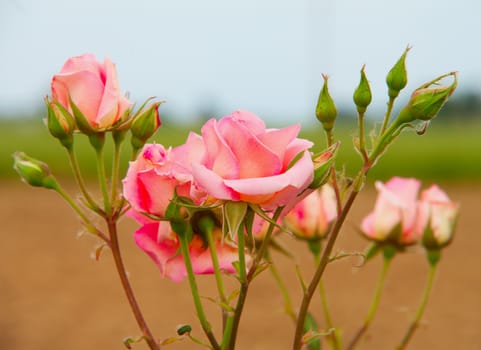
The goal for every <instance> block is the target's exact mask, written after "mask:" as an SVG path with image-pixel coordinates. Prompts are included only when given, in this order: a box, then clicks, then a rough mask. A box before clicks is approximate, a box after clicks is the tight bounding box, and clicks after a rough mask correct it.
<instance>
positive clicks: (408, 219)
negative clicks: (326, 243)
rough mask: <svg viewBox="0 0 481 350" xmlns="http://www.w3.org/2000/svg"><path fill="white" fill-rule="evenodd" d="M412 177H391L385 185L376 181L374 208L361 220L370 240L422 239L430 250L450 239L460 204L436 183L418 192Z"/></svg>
mask: <svg viewBox="0 0 481 350" xmlns="http://www.w3.org/2000/svg"><path fill="white" fill-rule="evenodd" d="M420 187H421V182H420V181H419V180H417V179H414V178H401V177H393V178H392V179H390V180H389V181H387V182H386V183H385V184H383V183H381V182H376V189H377V191H378V197H377V200H376V204H375V206H374V210H373V211H372V212H371V213H370V214H368V215H367V216H366V217H365V218H364V220H363V221H362V223H361V231H362V233H363V234H364V235H365V236H366V237H367V238H369V239H371V240H374V241H376V242H380V243H387V244H392V245H395V246H398V247H402V246H406V245H411V244H414V243H416V242H417V241H419V240H421V242H422V244H423V245H424V246H425V247H426V248H427V249H430V250H433V249H440V248H442V247H444V246H446V245H447V244H449V243H450V242H451V239H452V237H453V233H454V229H455V225H456V221H457V217H458V211H459V206H458V204H457V203H454V202H452V201H451V200H450V199H449V197H448V196H447V195H446V194H445V193H444V192H443V191H442V190H441V189H440V188H439V187H438V186H437V185H432V186H431V187H429V188H428V189H426V190H424V191H422V192H421V195H420V197H419V198H418V196H419V190H420Z"/></svg>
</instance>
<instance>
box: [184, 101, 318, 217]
mask: <svg viewBox="0 0 481 350" xmlns="http://www.w3.org/2000/svg"><path fill="white" fill-rule="evenodd" d="M299 130H300V126H299V125H294V126H290V127H287V128H283V129H266V127H265V124H264V122H263V121H262V120H261V119H259V117H257V116H256V115H254V114H252V113H250V112H247V111H236V112H234V113H232V114H231V115H229V116H226V117H224V118H222V119H220V120H219V121H216V120H215V119H211V120H209V121H208V122H207V123H206V124H205V125H204V126H203V127H202V139H203V141H204V144H205V148H206V155H205V157H204V159H203V161H202V162H201V163H196V164H193V166H192V172H193V176H194V179H195V181H196V182H197V183H198V184H199V186H201V187H202V188H204V189H205V191H206V192H207V193H208V194H209V195H210V196H211V197H213V198H217V199H223V200H231V201H244V202H248V203H254V204H259V205H260V206H261V207H263V208H265V209H273V208H275V207H277V206H282V205H285V204H287V203H288V202H290V201H293V200H295V198H296V196H297V195H298V194H299V193H300V192H301V191H303V190H304V189H305V188H306V187H307V186H309V184H310V183H311V182H312V179H313V172H314V167H313V163H312V159H311V155H310V153H309V151H307V150H308V148H310V147H311V146H312V143H311V142H310V141H307V140H303V139H299V138H297V135H298V133H299ZM298 155H300V158H299V159H298V160H297V161H295V162H294V164H291V162H292V161H293V160H294V159H295V158H296V156H298Z"/></svg>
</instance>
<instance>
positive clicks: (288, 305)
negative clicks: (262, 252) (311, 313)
mask: <svg viewBox="0 0 481 350" xmlns="http://www.w3.org/2000/svg"><path fill="white" fill-rule="evenodd" d="M266 258H267V259H269V260H270V255H269V253H267V254H266ZM269 263H270V264H269V270H270V271H271V273H272V277H274V280H275V281H276V284H277V287H278V288H279V290H280V292H281V294H282V298H283V299H284V311H285V312H286V314H287V315H288V316H289V317H290V318H291V319H292V320H293V321H294V322H296V313H295V312H294V308H293V307H292V301H291V297H290V295H289V291H288V290H287V287H286V285H285V284H284V282H283V281H282V278H281V275H280V274H279V271H277V267H276V265H274V263H273V262H272V260H270V262H269Z"/></svg>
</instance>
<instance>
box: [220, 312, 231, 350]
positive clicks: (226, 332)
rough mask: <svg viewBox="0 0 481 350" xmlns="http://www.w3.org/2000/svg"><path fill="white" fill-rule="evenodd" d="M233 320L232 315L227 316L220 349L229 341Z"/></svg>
mask: <svg viewBox="0 0 481 350" xmlns="http://www.w3.org/2000/svg"><path fill="white" fill-rule="evenodd" d="M233 322H234V318H233V317H232V316H229V317H227V319H226V322H225V327H224V328H225V330H224V336H223V337H222V343H221V346H220V347H221V349H225V348H226V346H228V345H229V341H230V339H231V336H232V324H233Z"/></svg>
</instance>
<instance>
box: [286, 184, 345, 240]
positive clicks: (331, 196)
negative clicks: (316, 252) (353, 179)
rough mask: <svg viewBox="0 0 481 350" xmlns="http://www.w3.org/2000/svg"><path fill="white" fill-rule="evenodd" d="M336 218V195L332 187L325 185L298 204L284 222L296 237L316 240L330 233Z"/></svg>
mask: <svg viewBox="0 0 481 350" xmlns="http://www.w3.org/2000/svg"><path fill="white" fill-rule="evenodd" d="M336 217H337V201H336V194H335V192H334V189H333V188H332V187H331V186H330V185H324V186H322V187H321V188H320V189H319V190H316V191H314V192H312V193H311V194H309V195H308V196H307V197H306V198H304V199H303V200H302V201H301V202H299V203H297V204H296V205H295V206H294V208H292V210H291V211H290V212H289V213H288V214H287V215H286V216H285V217H284V222H285V224H286V226H287V228H288V229H290V230H291V231H292V232H293V233H294V234H295V235H296V236H298V237H301V238H307V239H315V238H321V237H323V236H324V235H325V234H326V233H327V232H328V230H329V226H330V224H331V223H332V222H333V221H334V219H336Z"/></svg>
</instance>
